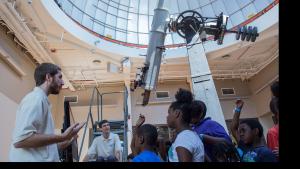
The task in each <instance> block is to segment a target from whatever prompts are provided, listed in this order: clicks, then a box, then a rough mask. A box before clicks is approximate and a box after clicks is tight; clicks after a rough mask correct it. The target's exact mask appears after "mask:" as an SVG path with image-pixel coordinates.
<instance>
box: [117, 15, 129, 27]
mask: <svg viewBox="0 0 300 169" xmlns="http://www.w3.org/2000/svg"><path fill="white" fill-rule="evenodd" d="M117 27H118V28H121V29H124V30H127V20H125V19H122V18H118V19H117Z"/></svg>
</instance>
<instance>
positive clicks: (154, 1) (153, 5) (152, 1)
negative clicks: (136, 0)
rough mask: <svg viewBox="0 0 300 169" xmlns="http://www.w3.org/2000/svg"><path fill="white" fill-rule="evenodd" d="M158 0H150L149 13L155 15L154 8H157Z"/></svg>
mask: <svg viewBox="0 0 300 169" xmlns="http://www.w3.org/2000/svg"><path fill="white" fill-rule="evenodd" d="M156 5H157V0H150V2H149V15H154V9H155V8H156Z"/></svg>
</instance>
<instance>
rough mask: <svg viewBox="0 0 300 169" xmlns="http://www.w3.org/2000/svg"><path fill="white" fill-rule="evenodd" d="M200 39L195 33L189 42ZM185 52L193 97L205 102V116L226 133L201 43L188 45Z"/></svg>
mask: <svg viewBox="0 0 300 169" xmlns="http://www.w3.org/2000/svg"><path fill="white" fill-rule="evenodd" d="M200 39H201V38H199V35H198V34H196V35H195V36H194V38H193V39H192V42H191V43H190V44H195V43H199V42H201V40H200ZM187 53H188V59H189V64H190V72H191V79H192V82H191V86H192V91H193V93H194V95H195V99H197V100H201V101H203V102H204V103H205V104H206V107H207V112H206V117H211V118H212V120H214V121H217V122H218V123H220V124H221V125H222V126H223V127H224V128H225V130H226V131H227V133H228V129H227V126H226V123H225V119H224V114H223V111H222V108H221V105H220V101H219V97H218V94H217V91H216V88H215V84H214V81H213V78H212V74H211V72H210V68H209V65H208V61H207V58H206V55H205V50H204V47H203V45H202V43H199V44H195V45H193V46H188V47H187Z"/></svg>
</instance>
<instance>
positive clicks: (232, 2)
mask: <svg viewBox="0 0 300 169" xmlns="http://www.w3.org/2000/svg"><path fill="white" fill-rule="evenodd" d="M223 3H224V5H225V8H226V10H227V12H228V14H229V15H231V14H232V13H234V12H235V11H237V10H239V9H240V7H239V6H238V4H237V3H236V0H223Z"/></svg>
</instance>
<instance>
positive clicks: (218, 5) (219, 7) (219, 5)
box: [212, 1, 228, 15]
mask: <svg viewBox="0 0 300 169" xmlns="http://www.w3.org/2000/svg"><path fill="white" fill-rule="evenodd" d="M212 7H213V9H214V11H215V13H216V15H219V14H220V13H221V12H223V14H225V15H228V13H227V11H226V8H225V6H224V3H223V1H215V2H213V3H212Z"/></svg>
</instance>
